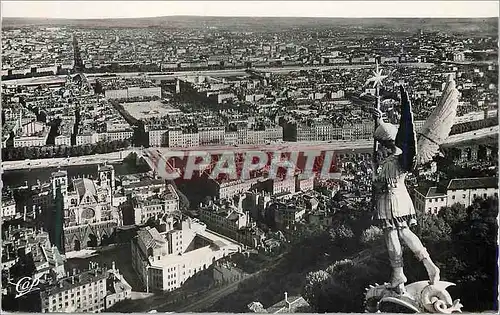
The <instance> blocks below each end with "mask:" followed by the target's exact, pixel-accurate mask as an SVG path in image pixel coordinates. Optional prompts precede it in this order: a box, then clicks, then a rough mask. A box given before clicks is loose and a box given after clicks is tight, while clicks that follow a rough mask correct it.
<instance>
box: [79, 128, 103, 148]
mask: <svg viewBox="0 0 500 315" xmlns="http://www.w3.org/2000/svg"><path fill="white" fill-rule="evenodd" d="M97 142H99V134H98V133H97V132H90V131H88V132H82V133H80V134H78V135H76V145H84V144H93V143H97Z"/></svg>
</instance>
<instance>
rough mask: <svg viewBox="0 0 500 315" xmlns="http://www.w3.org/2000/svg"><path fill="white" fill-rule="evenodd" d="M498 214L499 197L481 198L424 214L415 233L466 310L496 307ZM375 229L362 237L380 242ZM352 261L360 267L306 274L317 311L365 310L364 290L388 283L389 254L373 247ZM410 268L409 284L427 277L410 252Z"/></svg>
mask: <svg viewBox="0 0 500 315" xmlns="http://www.w3.org/2000/svg"><path fill="white" fill-rule="evenodd" d="M497 215H498V199H497V198H488V199H486V200H476V201H475V202H474V203H473V204H472V205H471V206H470V207H468V208H467V209H466V208H465V207H463V206H461V205H453V206H451V207H445V208H443V209H442V210H441V212H440V213H439V214H438V215H432V214H419V226H418V228H417V229H416V233H417V234H419V236H421V238H422V241H423V243H424V244H425V246H426V247H427V249H428V250H429V252H430V253H432V255H433V258H434V259H435V261H436V264H437V265H438V266H439V267H440V268H441V279H442V280H446V281H450V282H454V283H456V287H452V288H450V290H449V291H450V293H451V295H452V296H453V297H454V298H460V299H461V301H462V302H463V304H464V310H465V311H492V310H496V308H497V306H496V304H495V303H494V301H496V300H497V290H496V279H497V265H496V262H497V243H496V242H497V232H498V226H497ZM344 219H347V218H346V217H344ZM342 224H346V223H342ZM370 229H371V228H369V229H367V230H365V231H364V232H363V233H362V239H364V240H369V239H370V237H369V236H373V238H374V240H377V239H378V238H377V235H378V232H377V231H375V229H373V231H370V232H368V231H369V230H370ZM362 243H363V242H362ZM368 244H372V243H368ZM363 247H364V248H366V247H365V246H363ZM407 252H408V250H407ZM363 253H364V255H365V257H364V258H363V257H362V255H363ZM353 257H357V259H358V262H357V263H354V262H356V259H353V260H346V261H343V262H337V263H335V264H334V265H332V266H330V267H328V268H326V269H325V270H319V271H315V272H312V273H310V274H308V275H307V277H306V285H305V287H304V297H305V298H306V299H307V301H309V303H310V304H311V306H312V307H313V308H314V309H315V310H316V311H317V312H362V311H363V305H362V303H363V300H364V297H363V293H364V290H363V289H364V287H366V286H367V285H369V284H374V283H375V282H378V283H382V282H384V281H387V280H388V279H389V274H390V268H389V266H388V260H387V252H386V251H385V250H384V251H380V250H379V249H378V248H375V246H374V247H371V248H370V249H369V250H368V252H366V250H365V251H359V250H358V253H357V254H355V255H354V256H353ZM359 261H361V262H359ZM405 265H406V266H407V268H406V270H408V274H407V276H408V279H409V281H410V282H413V281H420V280H424V279H425V278H426V277H427V275H426V273H425V269H424V268H423V266H422V264H421V263H420V262H419V261H417V260H416V259H415V258H414V257H413V255H410V254H409V253H406V254H405Z"/></svg>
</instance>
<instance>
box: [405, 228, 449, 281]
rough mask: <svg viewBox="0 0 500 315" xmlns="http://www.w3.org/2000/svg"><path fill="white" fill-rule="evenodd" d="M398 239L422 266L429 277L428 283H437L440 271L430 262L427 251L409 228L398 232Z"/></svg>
mask: <svg viewBox="0 0 500 315" xmlns="http://www.w3.org/2000/svg"><path fill="white" fill-rule="evenodd" d="M399 237H400V238H401V239H402V240H403V242H404V243H405V244H406V245H407V246H408V247H409V248H410V250H411V251H412V252H413V253H414V254H415V256H416V257H417V259H418V260H419V261H421V262H422V263H423V264H424V266H425V269H426V270H427V274H428V275H429V281H430V283H431V284H434V283H436V282H437V281H439V273H440V270H439V268H438V267H437V266H436V265H435V264H434V263H433V262H432V260H431V258H430V256H429V253H428V252H427V249H426V248H425V247H424V245H423V244H422V242H421V241H420V239H419V238H418V236H416V235H415V233H413V232H412V231H411V230H410V229H409V228H407V227H405V228H402V229H400V230H399Z"/></svg>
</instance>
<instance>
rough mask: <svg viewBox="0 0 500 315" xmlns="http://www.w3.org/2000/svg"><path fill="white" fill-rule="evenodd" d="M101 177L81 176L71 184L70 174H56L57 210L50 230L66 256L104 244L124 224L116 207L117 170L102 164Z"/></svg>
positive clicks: (52, 192)
mask: <svg viewBox="0 0 500 315" xmlns="http://www.w3.org/2000/svg"><path fill="white" fill-rule="evenodd" d="M97 175H98V176H97V179H91V178H86V177H83V178H82V177H80V178H74V179H72V180H71V181H70V180H69V178H68V173H67V172H66V171H62V170H59V171H57V172H54V173H52V176H51V185H52V186H51V194H52V196H53V198H54V200H55V203H54V204H55V207H54V208H53V211H52V212H51V220H49V224H50V225H51V226H49V229H50V230H51V236H52V239H53V243H54V244H55V245H56V246H57V247H58V248H59V250H60V251H62V252H64V253H67V252H70V251H78V250H82V249H86V248H89V247H96V246H99V245H103V244H105V243H106V241H107V240H108V238H109V237H111V235H112V233H113V231H114V229H115V228H116V227H117V226H120V225H121V217H120V213H119V211H118V209H117V207H115V206H113V193H114V191H115V188H116V187H115V171H114V168H113V167H112V166H111V165H99V166H98V169H97Z"/></svg>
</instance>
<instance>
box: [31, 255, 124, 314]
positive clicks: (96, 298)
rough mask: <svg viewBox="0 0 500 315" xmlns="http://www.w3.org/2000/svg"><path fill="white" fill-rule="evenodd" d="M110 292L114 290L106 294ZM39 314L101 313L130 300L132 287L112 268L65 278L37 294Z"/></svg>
mask: <svg viewBox="0 0 500 315" xmlns="http://www.w3.org/2000/svg"><path fill="white" fill-rule="evenodd" d="M110 288H113V290H108V289H110ZM40 291H41V292H40V297H41V310H42V313H54V312H70V313H73V312H75V313H83V312H90V313H100V312H102V311H105V310H106V309H107V308H109V307H111V306H112V305H114V304H115V303H117V302H119V301H122V300H125V299H129V298H131V293H132V287H131V286H130V285H129V284H128V283H127V281H126V280H125V279H124V278H123V276H122V275H121V274H120V273H119V271H118V270H117V269H115V267H114V263H113V269H111V270H105V269H102V268H98V267H96V266H94V267H93V269H91V270H88V271H85V272H82V273H78V274H76V273H75V274H73V275H67V276H66V277H65V278H62V279H59V280H58V281H57V283H53V284H50V285H46V286H44V287H42V288H41V290H40Z"/></svg>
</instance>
